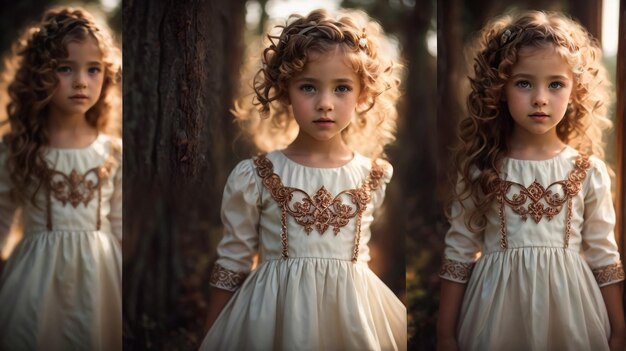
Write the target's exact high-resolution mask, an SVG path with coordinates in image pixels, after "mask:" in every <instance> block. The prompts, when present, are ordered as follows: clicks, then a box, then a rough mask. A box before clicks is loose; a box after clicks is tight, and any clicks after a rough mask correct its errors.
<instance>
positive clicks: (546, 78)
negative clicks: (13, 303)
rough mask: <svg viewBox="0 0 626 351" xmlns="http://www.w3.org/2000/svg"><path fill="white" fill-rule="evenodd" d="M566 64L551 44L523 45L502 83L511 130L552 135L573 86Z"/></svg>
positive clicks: (560, 118) (562, 115)
mask: <svg viewBox="0 0 626 351" xmlns="http://www.w3.org/2000/svg"><path fill="white" fill-rule="evenodd" d="M573 83H574V82H573V75H572V70H571V68H570V67H569V64H568V63H567V62H566V61H565V60H564V59H563V58H562V57H561V56H560V55H559V54H558V53H557V51H556V48H555V47H554V45H553V44H550V45H546V46H541V47H524V48H521V49H520V50H519V54H518V60H517V63H516V64H515V65H514V66H513V69H512V72H511V78H510V79H509V81H508V82H507V84H506V86H505V97H506V102H507V104H508V107H509V112H510V113H511V116H512V117H513V120H514V121H515V127H514V128H515V129H514V133H523V134H526V135H529V136H545V135H550V136H551V135H552V134H553V135H554V136H555V137H556V126H557V124H559V122H560V121H561V120H562V119H563V117H564V116H565V110H566V109H567V104H568V103H569V101H570V96H571V93H572V86H573Z"/></svg>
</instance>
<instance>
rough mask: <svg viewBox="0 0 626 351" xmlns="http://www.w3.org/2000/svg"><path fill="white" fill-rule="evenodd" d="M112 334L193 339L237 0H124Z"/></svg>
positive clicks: (177, 343)
mask: <svg viewBox="0 0 626 351" xmlns="http://www.w3.org/2000/svg"><path fill="white" fill-rule="evenodd" d="M123 16H124V17H123V22H124V23H123V28H124V37H125V40H124V144H125V145H124V148H125V152H124V168H125V169H124V177H125V179H124V232H125V239H124V245H123V247H124V285H123V286H124V322H125V326H124V328H125V330H124V339H125V340H124V341H125V342H124V345H125V347H129V348H132V349H170V348H182V349H187V348H195V347H197V346H198V343H199V342H200V341H201V337H202V335H201V326H202V323H203V320H204V317H205V314H204V312H205V293H206V285H207V284H206V283H207V282H208V276H209V272H208V269H209V266H210V261H211V258H210V257H209V255H210V254H211V253H213V252H214V247H215V243H216V241H217V239H218V238H217V235H215V234H216V233H219V231H220V228H221V224H220V221H219V207H218V206H219V203H220V200H221V193H222V189H223V185H224V183H225V180H226V177H227V175H228V172H229V170H230V169H231V168H232V166H233V163H234V160H231V159H228V158H226V157H224V155H230V154H232V152H231V151H230V150H229V149H230V145H231V142H232V140H233V138H234V135H235V133H236V132H237V131H236V128H235V126H234V125H233V123H232V122H231V116H230V113H229V108H230V107H231V103H230V102H231V101H232V95H233V94H232V92H233V85H234V84H233V79H237V77H238V70H239V66H240V63H241V53H242V47H243V45H242V40H243V32H242V31H243V29H244V28H245V23H244V19H245V1H244V0H235V1H229V2H221V1H217V0H213V1H182V2H176V1H171V0H162V1H147V0H125V1H124V3H123Z"/></svg>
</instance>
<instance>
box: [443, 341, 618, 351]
mask: <svg viewBox="0 0 626 351" xmlns="http://www.w3.org/2000/svg"><path fill="white" fill-rule="evenodd" d="M458 350H459V345H457V343H456V339H455V338H445V339H439V340H437V351H458ZM611 351H613V349H611ZM620 351H621V350H620Z"/></svg>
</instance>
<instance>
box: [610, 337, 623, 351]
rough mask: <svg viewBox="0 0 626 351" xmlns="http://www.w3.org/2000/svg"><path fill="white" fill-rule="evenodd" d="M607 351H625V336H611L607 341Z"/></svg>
mask: <svg viewBox="0 0 626 351" xmlns="http://www.w3.org/2000/svg"><path fill="white" fill-rule="evenodd" d="M609 349H610V350H611V351H624V350H626V336H624V335H611V339H610V340H609Z"/></svg>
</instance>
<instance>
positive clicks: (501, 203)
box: [441, 147, 624, 351]
mask: <svg viewBox="0 0 626 351" xmlns="http://www.w3.org/2000/svg"><path fill="white" fill-rule="evenodd" d="M501 177H502V179H501V181H500V184H499V186H498V187H497V188H498V189H497V190H496V191H497V193H496V195H497V196H496V200H495V201H494V203H493V205H492V207H491V209H490V210H489V212H488V213H487V214H486V221H487V222H486V223H487V226H486V228H485V230H484V232H482V233H477V234H476V233H472V232H470V231H469V230H467V228H466V225H465V222H466V219H467V218H466V217H467V215H466V214H467V212H466V211H463V210H462V207H461V206H460V205H459V204H456V205H455V206H454V207H453V219H452V221H451V228H450V230H449V231H448V233H447V235H446V249H445V259H444V262H443V265H442V271H441V277H442V278H444V279H448V280H452V281H456V282H459V283H467V288H466V291H465V296H464V298H463V305H462V307H461V312H460V316H459V323H458V334H457V335H458V343H459V346H460V349H461V350H534V351H539V350H594V351H601V350H608V339H609V336H610V325H609V319H608V316H607V311H606V307H605V305H604V300H603V299H602V295H601V293H600V288H599V287H602V286H605V285H609V284H614V283H617V282H620V281H622V280H624V270H623V266H622V264H621V262H620V258H619V253H618V251H617V246H616V243H615V238H614V234H613V227H614V225H615V213H614V209H613V203H612V200H611V192H610V178H609V175H608V172H607V168H606V166H605V164H604V163H603V162H602V161H601V160H599V159H597V158H595V157H591V158H588V157H583V156H580V155H579V154H578V152H577V151H576V150H575V149H572V148H570V147H566V148H565V149H564V151H562V152H561V153H560V154H559V155H557V156H556V157H554V158H552V159H549V160H545V161H528V160H516V159H510V158H506V159H504V163H503V167H502V172H501ZM464 205H465V206H466V208H471V204H470V201H469V200H468V201H465V202H464ZM479 256H480V258H479Z"/></svg>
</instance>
